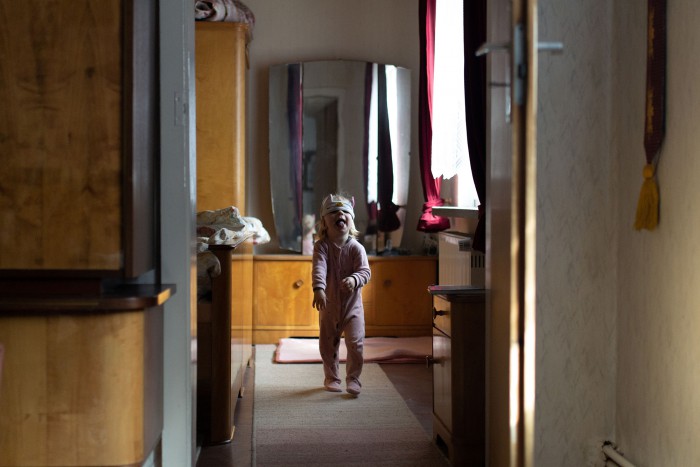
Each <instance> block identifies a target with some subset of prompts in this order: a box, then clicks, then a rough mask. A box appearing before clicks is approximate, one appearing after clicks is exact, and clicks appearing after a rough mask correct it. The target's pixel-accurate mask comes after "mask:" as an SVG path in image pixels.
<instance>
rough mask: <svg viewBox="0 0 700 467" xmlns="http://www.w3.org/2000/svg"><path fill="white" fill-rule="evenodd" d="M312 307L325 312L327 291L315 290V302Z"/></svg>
mask: <svg viewBox="0 0 700 467" xmlns="http://www.w3.org/2000/svg"><path fill="white" fill-rule="evenodd" d="M311 305H312V306H313V307H314V308H316V309H317V310H319V311H323V310H325V309H326V291H325V290H323V289H316V290H314V301H313V303H312V304H311Z"/></svg>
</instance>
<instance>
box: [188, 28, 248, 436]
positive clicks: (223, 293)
mask: <svg viewBox="0 0 700 467" xmlns="http://www.w3.org/2000/svg"><path fill="white" fill-rule="evenodd" d="M247 30H248V26H247V25H245V24H242V23H230V22H206V21H203V22H197V23H195V81H196V84H195V86H196V94H197V210H198V211H208V210H209V211H213V210H219V209H223V208H226V207H228V206H235V207H236V208H238V210H239V212H240V213H241V214H244V213H245V209H246V207H245V149H246V144H245V128H246V126H245V122H246V118H245V95H246V69H247V66H246V32H247ZM210 250H212V251H213V252H214V254H216V256H217V258H218V259H219V261H220V263H221V275H220V276H219V277H216V278H213V280H212V299H211V302H201V301H200V303H199V304H198V306H197V334H198V336H197V348H198V362H197V363H198V368H197V374H198V379H197V392H198V420H197V426H198V442H200V441H201V442H203V443H204V444H217V443H224V442H228V441H230V440H231V438H232V437H233V434H234V428H235V420H234V412H235V408H236V401H237V398H238V397H239V396H241V395H242V393H241V388H242V384H243V376H244V374H245V369H246V367H247V365H248V362H249V360H250V357H251V355H252V339H253V335H252V333H253V330H252V329H253V314H252V313H253V255H252V251H251V250H252V249H251V248H250V247H249V245H247V244H243V245H240V246H239V247H237V248H236V249H235V251H234V250H233V249H232V248H230V247H225V246H210Z"/></svg>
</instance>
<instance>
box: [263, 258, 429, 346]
mask: <svg viewBox="0 0 700 467" xmlns="http://www.w3.org/2000/svg"><path fill="white" fill-rule="evenodd" d="M369 263H370V268H371V269H372V278H371V279H370V282H369V283H368V284H367V285H366V286H365V287H364V288H363V290H362V301H363V306H364V309H365V330H366V334H367V336H368V337H370V336H429V335H430V329H431V318H430V310H431V297H430V295H429V294H428V286H429V285H432V284H435V282H436V274H437V272H436V269H437V264H436V259H435V257H428V256H425V257H423V256H396V257H387V258H383V257H370V258H369ZM312 300H313V290H312V287H311V258H310V257H308V256H296V255H262V256H255V261H254V307H253V308H254V309H253V316H254V317H253V334H254V335H253V342H254V343H257V344H273V343H277V342H278V341H279V339H280V338H282V337H315V336H318V312H317V311H316V310H315V309H314V308H313V307H312V306H311V304H312Z"/></svg>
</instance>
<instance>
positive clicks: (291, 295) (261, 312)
mask: <svg viewBox="0 0 700 467" xmlns="http://www.w3.org/2000/svg"><path fill="white" fill-rule="evenodd" d="M253 265H254V268H253V284H254V292H253V342H254V343H256V344H272V343H277V341H278V340H279V338H281V337H291V336H296V337H309V336H318V312H317V311H316V309H314V308H313V307H312V306H311V303H312V301H313V289H312V287H311V258H310V257H308V256H296V255H294V256H293V255H263V256H255V261H254V262H253Z"/></svg>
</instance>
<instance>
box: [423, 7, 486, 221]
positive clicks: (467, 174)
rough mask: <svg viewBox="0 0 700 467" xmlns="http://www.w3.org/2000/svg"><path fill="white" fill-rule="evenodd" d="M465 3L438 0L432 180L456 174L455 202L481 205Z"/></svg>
mask: <svg viewBox="0 0 700 467" xmlns="http://www.w3.org/2000/svg"><path fill="white" fill-rule="evenodd" d="M462 1H463V0H437V3H436V12H435V13H436V14H435V62H434V80H433V96H432V99H433V114H432V115H433V118H432V128H433V143H432V163H431V167H430V168H431V172H432V174H433V177H435V178H437V177H440V176H442V177H443V179H445V180H448V179H451V178H452V177H454V176H455V175H457V176H458V177H457V182H458V183H457V190H456V191H457V193H456V198H457V199H456V200H455V202H456V203H457V204H458V205H460V206H469V207H471V206H478V204H479V197H478V195H477V193H476V188H475V187H474V180H473V178H472V171H471V166H470V163H469V147H468V145H467V125H466V116H465V109H464V25H463V11H462V8H463V4H462Z"/></svg>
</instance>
